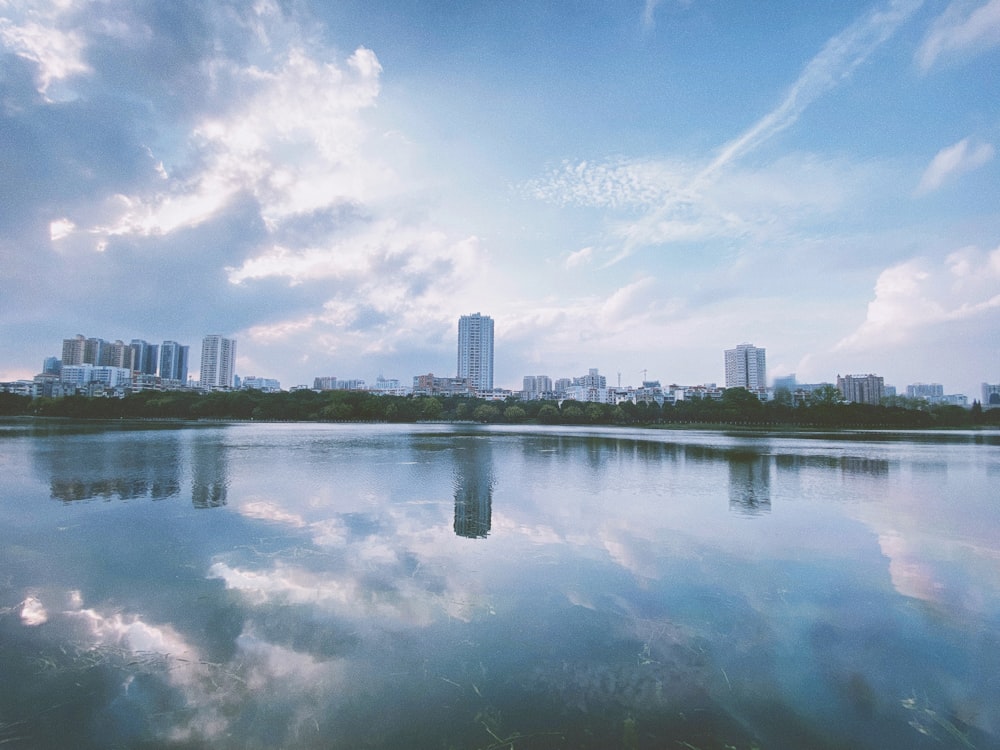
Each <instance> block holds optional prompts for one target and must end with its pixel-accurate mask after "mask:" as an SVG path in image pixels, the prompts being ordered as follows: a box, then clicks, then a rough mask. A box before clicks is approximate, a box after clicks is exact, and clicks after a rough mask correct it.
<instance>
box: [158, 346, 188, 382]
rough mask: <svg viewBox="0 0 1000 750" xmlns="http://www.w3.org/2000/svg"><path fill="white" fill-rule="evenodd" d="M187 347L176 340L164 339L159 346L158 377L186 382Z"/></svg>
mask: <svg viewBox="0 0 1000 750" xmlns="http://www.w3.org/2000/svg"><path fill="white" fill-rule="evenodd" d="M188 349H189V347H186V346H181V345H180V344H178V343H177V342H176V341H164V342H163V344H162V345H161V346H160V379H161V380H178V381H180V382H181V383H186V382H187V377H188Z"/></svg>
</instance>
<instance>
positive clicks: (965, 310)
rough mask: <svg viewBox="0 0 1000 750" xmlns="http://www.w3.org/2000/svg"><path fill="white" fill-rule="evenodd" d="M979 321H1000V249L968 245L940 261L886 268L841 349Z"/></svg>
mask: <svg viewBox="0 0 1000 750" xmlns="http://www.w3.org/2000/svg"><path fill="white" fill-rule="evenodd" d="M975 320H984V321H987V323H991V324H997V323H1000V248H997V249H996V250H993V251H992V252H983V251H981V250H979V249H977V248H963V249H961V250H957V251H955V252H953V253H951V254H949V255H948V256H947V257H946V258H945V259H944V261H943V262H941V263H933V262H931V261H929V260H926V259H913V260H908V261H906V262H904V263H899V264H897V265H894V266H892V267H890V268H887V269H885V270H884V271H882V273H881V274H879V277H878V281H877V282H876V283H875V298H874V299H873V300H872V301H871V302H870V303H869V304H868V312H867V315H866V317H865V321H864V322H863V323H862V324H861V326H860V327H859V328H858V329H857V330H856V331H854V332H853V333H852V334H850V335H849V336H847V337H845V338H844V339H842V340H841V341H840V342H839V343H838V344H837V347H836V348H837V350H839V351H852V350H873V349H878V348H880V347H883V346H885V345H887V344H897V343H900V342H903V341H909V340H912V339H913V338H915V337H917V336H921V337H923V336H927V335H929V333H930V331H931V329H933V328H935V327H940V326H948V325H950V324H954V323H958V322H961V323H968V322H970V321H975Z"/></svg>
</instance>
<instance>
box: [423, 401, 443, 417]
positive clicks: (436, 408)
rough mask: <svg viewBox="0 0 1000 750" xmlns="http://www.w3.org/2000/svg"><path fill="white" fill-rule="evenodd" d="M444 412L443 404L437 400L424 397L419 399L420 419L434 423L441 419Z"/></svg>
mask: <svg viewBox="0 0 1000 750" xmlns="http://www.w3.org/2000/svg"><path fill="white" fill-rule="evenodd" d="M443 412H444V404H442V403H441V402H440V401H439V400H438V399H436V398H431V397H426V398H423V399H421V403H420V418H421V419H427V420H430V421H434V420H437V419H441V414H442V413H443Z"/></svg>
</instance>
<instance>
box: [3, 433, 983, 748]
mask: <svg viewBox="0 0 1000 750" xmlns="http://www.w3.org/2000/svg"><path fill="white" fill-rule="evenodd" d="M0 473H2V476H3V480H2V485H0V744H2V745H4V746H5V747H12V748H21V747H24V748H68V747H74V748H115V747H121V748H195V747H206V746H211V747H217V748H434V749H435V750H438V749H445V748H494V749H497V750H499V748H515V749H516V750H525V749H526V748H688V749H689V750H690V749H691V748H694V749H695V750H708V749H709V748H719V749H720V750H722V749H736V750H751V748H759V749H760V750H770V749H774V748H795V749H801V748H806V749H808V750H824V749H825V748H872V749H878V750H884V749H887V748H888V749H892V748H900V749H904V748H905V749H909V748H951V747H955V748H997V747H1000V491H998V489H997V488H998V486H1000V433H997V432H978V433H977V432H969V433H903V434H890V433H876V432H868V433H862V432H858V433H830V434H819V433H815V434H808V433H738V434H737V433H733V434H730V433H721V432H708V431H694V430H691V431H665V430H664V431H660V430H626V429H600V430H596V429H595V430H588V429H583V428H565V427H564V428H542V427H536V428H532V427H525V428H513V427H498V426H492V427H487V426H483V427H479V426H471V425H461V426H460V425H416V426H413V425H398V426H397V425H318V424H252V423H249V424H191V425H172V424H159V423H131V424H113V423H107V424H101V423H89V424H88V423H80V422H70V421H66V422H61V421H30V420H6V421H0Z"/></svg>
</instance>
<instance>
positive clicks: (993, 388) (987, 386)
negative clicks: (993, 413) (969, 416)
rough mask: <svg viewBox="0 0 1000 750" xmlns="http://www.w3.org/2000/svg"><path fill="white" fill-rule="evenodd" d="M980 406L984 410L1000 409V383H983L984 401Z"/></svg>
mask: <svg viewBox="0 0 1000 750" xmlns="http://www.w3.org/2000/svg"><path fill="white" fill-rule="evenodd" d="M980 405H981V406H982V407H983V408H984V409H1000V383H983V400H982V403H981V404H980Z"/></svg>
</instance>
